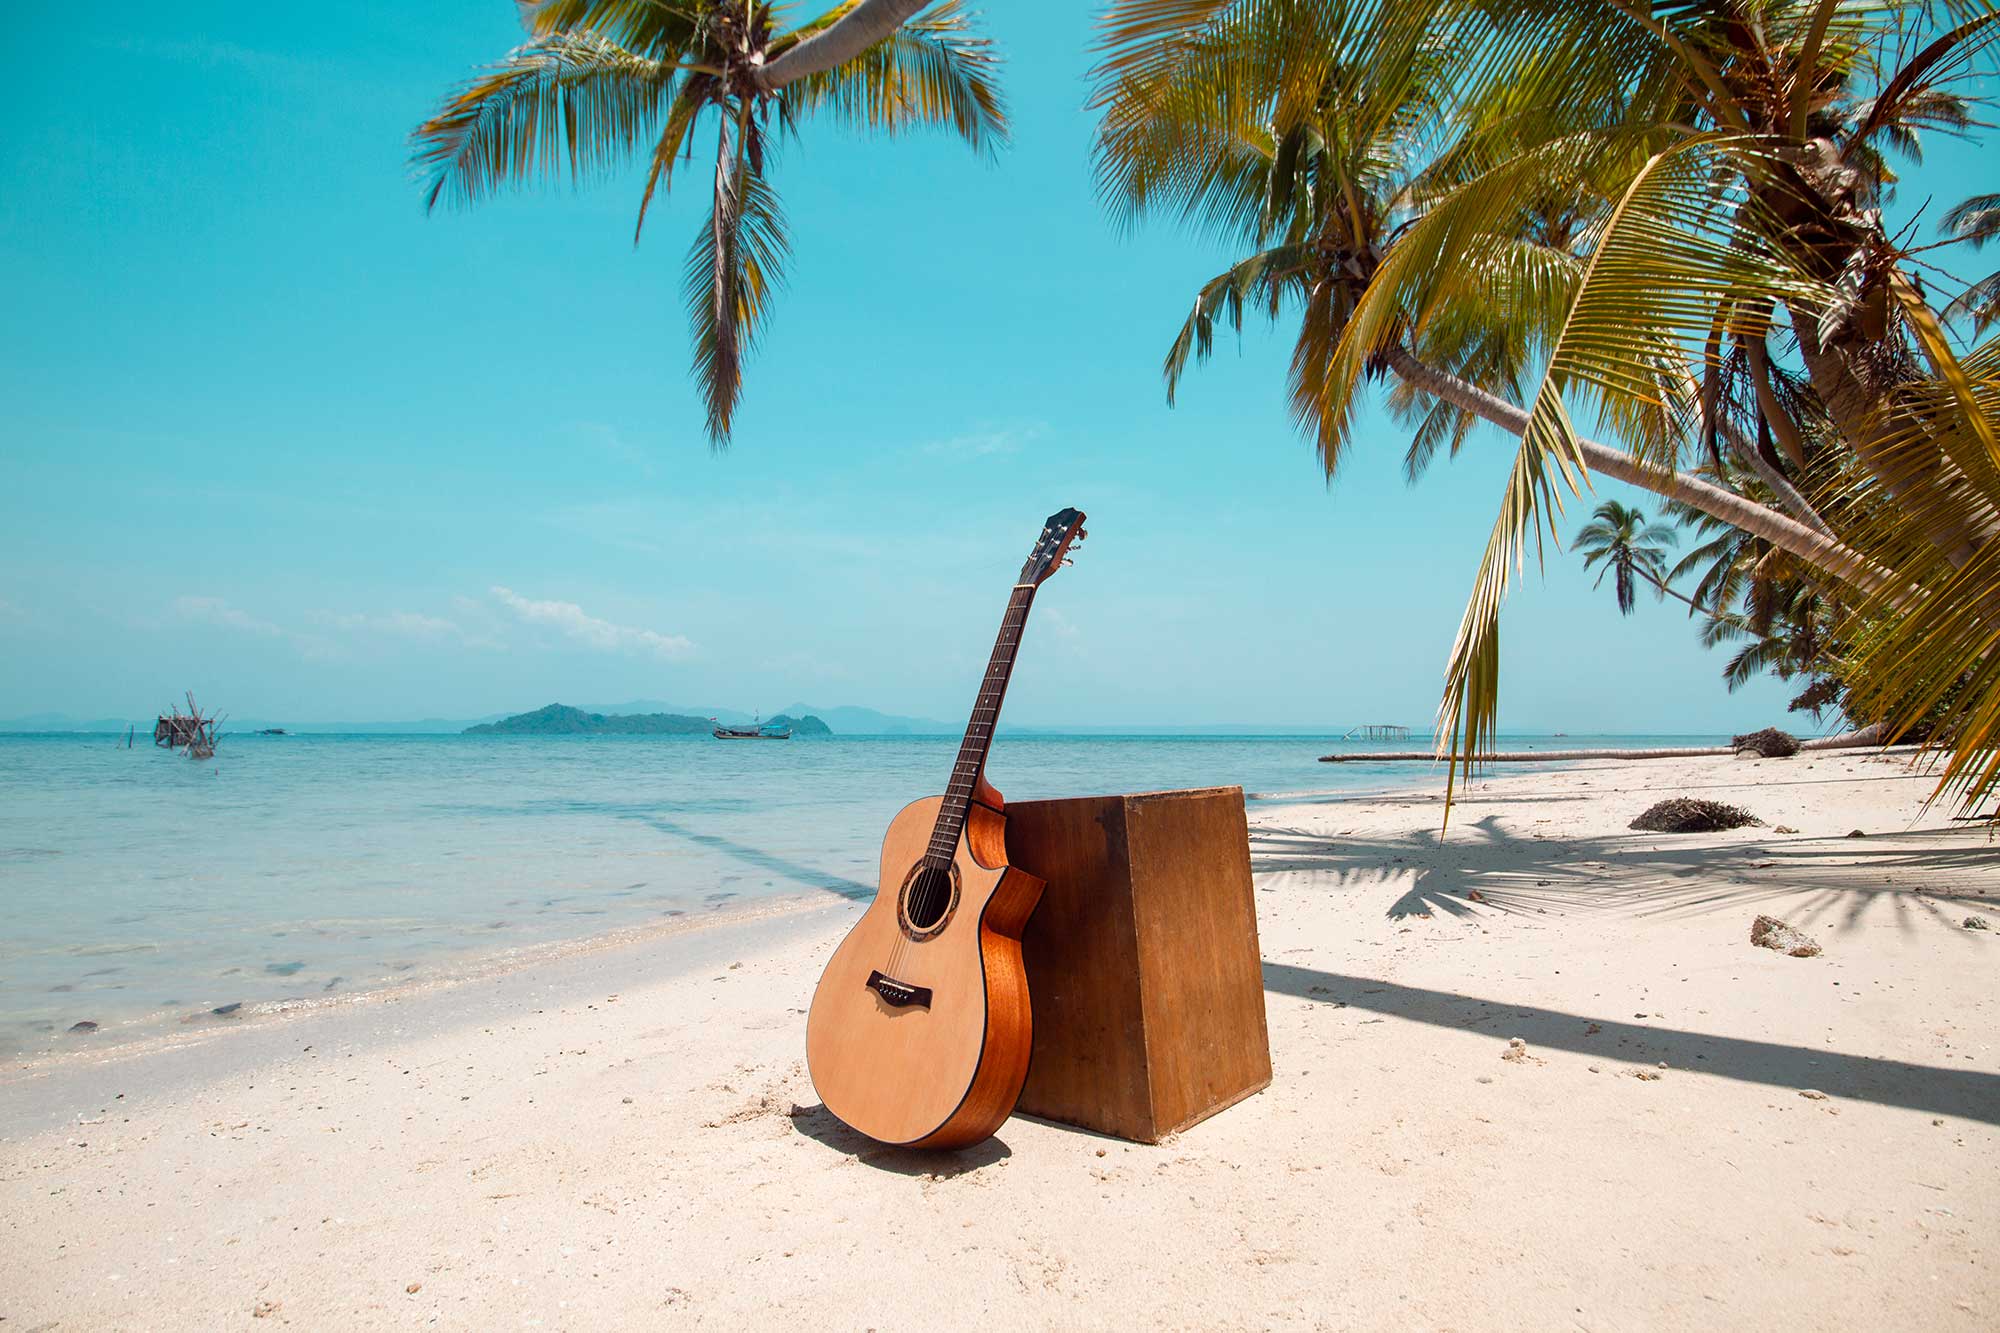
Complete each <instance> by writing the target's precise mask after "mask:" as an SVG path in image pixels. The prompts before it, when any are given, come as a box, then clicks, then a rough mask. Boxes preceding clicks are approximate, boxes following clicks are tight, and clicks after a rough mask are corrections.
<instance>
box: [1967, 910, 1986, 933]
mask: <svg viewBox="0 0 2000 1333" xmlns="http://www.w3.org/2000/svg"><path fill="white" fill-rule="evenodd" d="M1965 928H1966V929H1967V930H1991V929H1993V927H1992V926H1991V925H1990V924H1988V922H1987V920H1986V918H1985V917H1983V916H1981V915H1979V913H1977V912H1974V913H1973V914H1972V915H1971V916H1969V917H1967V918H1965Z"/></svg>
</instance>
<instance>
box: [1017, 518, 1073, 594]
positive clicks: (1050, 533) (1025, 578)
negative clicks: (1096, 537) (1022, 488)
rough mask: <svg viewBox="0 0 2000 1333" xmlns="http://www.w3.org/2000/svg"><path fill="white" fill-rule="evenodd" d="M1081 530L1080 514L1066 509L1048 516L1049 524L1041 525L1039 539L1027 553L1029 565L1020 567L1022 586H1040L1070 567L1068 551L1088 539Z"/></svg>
mask: <svg viewBox="0 0 2000 1333" xmlns="http://www.w3.org/2000/svg"><path fill="white" fill-rule="evenodd" d="M1088 535H1089V534H1087V533H1086V532H1084V530H1083V511H1082V510H1080V509H1065V510H1062V511H1061V512H1060V513H1055V514H1050V515H1049V521H1048V522H1046V523H1044V524H1042V535H1041V537H1040V539H1039V540H1037V541H1036V542H1035V549H1034V550H1033V551H1030V552H1029V553H1028V563H1027V564H1025V565H1022V566H1021V577H1020V580H1019V581H1020V582H1021V583H1027V584H1034V585H1036V586H1040V585H1041V584H1042V583H1043V582H1045V581H1046V580H1047V579H1048V577H1049V576H1050V575H1051V574H1054V573H1055V572H1056V571H1057V570H1058V569H1061V568H1062V567H1063V566H1064V565H1067V564H1069V563H1070V559H1069V548H1070V547H1071V546H1074V545H1081V544H1082V542H1083V539H1084V538H1085V537H1086V536H1088Z"/></svg>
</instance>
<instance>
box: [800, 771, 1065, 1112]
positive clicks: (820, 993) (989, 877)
mask: <svg viewBox="0 0 2000 1333" xmlns="http://www.w3.org/2000/svg"><path fill="white" fill-rule="evenodd" d="M943 803H944V798H943V797H941V796H932V797H927V798H925V799H924V800H921V801H916V802H914V803H912V804H910V805H908V806H905V807H904V808H903V810H902V812H901V813H900V814H898V815H897V816H896V818H895V819H894V820H892V821H891V822H890V824H889V831H888V833H887V834H886V835H885V836H884V837H883V839H882V873H881V879H880V881H879V883H880V886H881V887H880V888H879V889H878V890H877V891H876V894H875V901H874V903H873V904H871V905H870V906H869V908H868V910H867V912H865V913H864V914H863V915H862V917H861V920H859V921H857V922H856V923H855V924H854V928H853V929H852V930H851V931H849V932H848V935H847V938H846V939H844V940H842V941H841V943H840V947H839V948H838V949H836V950H835V951H834V955H833V958H832V960H831V961H829V962H828V963H827V965H826V972H825V973H824V975H822V976H821V977H820V982H819V989H818V990H816V991H815V992H814V993H813V1002H812V1012H811V1014H810V1016H809V1017H808V1018H807V1020H806V1064H807V1066H808V1068H809V1069H810V1070H811V1072H812V1081H813V1087H814V1088H815V1089H816V1090H817V1091H818V1093H819V1095H820V1100H822V1101H824V1102H825V1103H826V1106H827V1109H828V1110H830V1111H832V1112H833V1113H834V1114H835V1115H836V1116H839V1117H840V1119H841V1120H842V1121H844V1122H846V1123H847V1124H848V1125H850V1126H852V1127H853V1128H855V1129H857V1130H859V1131H861V1132H862V1133H863V1134H866V1135H868V1137H870V1138H872V1139H877V1140H880V1141H881V1142H883V1143H891V1144H902V1145H907V1146H910V1147H918V1148H957V1147H963V1146H965V1145H966V1144H970V1143H977V1142H979V1141H980V1140H981V1139H984V1138H986V1137H987V1136H988V1135H990V1134H992V1133H993V1131H994V1130H996V1129H998V1128H999V1127H1000V1124H1001V1122H1002V1121H1004V1120H1006V1118H1007V1117H1008V1115H1010V1114H1011V1113H1012V1112H1013V1109H1014V1102H1015V1099H1016V1098H1017V1097H1019V1096H1020V1093H1021V1085H1022V1083H1023V1082H1025V1081H1026V1079H1027V1077H1028V1052H1029V1047H1030V1044H1031V1042H1032V1039H1033V1020H1032V1017H1031V1014H1030V1012H1029V1008H1028V977H1027V972H1026V971H1025V969H1024V968H1023V967H1022V965H1021V931H1022V929H1023V927H1025V926H1026V925H1027V922H1028V916H1029V914H1030V913H1031V912H1033V911H1034V909H1035V904H1036V903H1038V902H1040V901H1041V897H1042V881H1041V880H1039V879H1037V878H1035V877H1034V876H1033V875H1030V874H1028V873H1026V872H1025V871H1022V870H1018V869H1015V868H1014V867H1012V866H1009V865H1008V864H1007V855H1006V823H1007V820H1006V815H1005V814H1003V813H1002V809H1001V802H1000V794H999V793H998V792H996V791H994V790H993V789H992V788H991V787H990V786H987V785H986V784H985V782H984V781H983V780H982V781H981V782H980V784H979V788H978V790H977V792H976V793H975V795H974V798H973V801H972V803H971V805H970V807H969V809H968V812H967V816H966V821H965V836H964V837H963V838H962V839H961V840H960V841H959V843H958V847H957V851H956V853H955V854H954V856H953V858H952V878H953V881H954V888H955V892H954V894H953V898H952V905H951V907H950V909H949V910H948V911H946V912H945V913H944V915H943V917H942V918H941V919H940V920H938V921H935V922H932V923H930V924H929V925H927V926H926V927H924V928H922V929H917V928H913V927H912V925H911V923H910V918H909V915H908V901H909V891H910V889H911V885H912V880H913V875H914V874H915V872H916V871H917V870H918V869H919V867H920V863H921V862H922V861H923V859H924V855H925V851H926V848H927V846H928V844H929V840H930V837H931V833H932V829H933V827H934V825H935V824H936V822H937V819H938V812H939V810H940V808H941V807H942V806H943ZM871 983H872V984H871Z"/></svg>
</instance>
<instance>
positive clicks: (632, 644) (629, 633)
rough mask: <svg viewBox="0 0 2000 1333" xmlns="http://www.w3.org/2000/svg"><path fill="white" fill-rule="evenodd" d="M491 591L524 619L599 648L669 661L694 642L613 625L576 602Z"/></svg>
mask: <svg viewBox="0 0 2000 1333" xmlns="http://www.w3.org/2000/svg"><path fill="white" fill-rule="evenodd" d="M492 592H493V596H494V599H495V600H496V601H498V602H499V603H500V604H501V605H502V606H504V607H506V608H507V609H508V610H509V611H512V612H513V613H514V614H515V616H517V617H519V618H520V619H521V620H522V621H523V622H525V623H527V624H530V625H547V626H549V627H551V628H553V629H556V630H559V631H560V632H561V633H562V634H564V635H565V636H566V637H568V638H572V639H575V640H576V641H577V642H579V643H582V644H586V645H588V646H589V647H592V648H595V649H597V650H598V651H599V652H606V653H617V652H642V653H649V654H651V655H652V656H654V657H657V658H660V659H662V660H663V661H669V662H671V661H674V660H676V659H678V658H682V657H686V656H687V655H688V654H689V653H691V652H693V651H694V644H693V643H692V642H691V641H690V640H688V639H686V638H683V637H682V636H681V635H678V634H661V633H659V632H657V631H655V630H650V629H638V628H635V627H633V626H631V625H614V624H612V623H611V622H610V621H608V620H599V619H598V618H597V617H596V616H593V615H590V614H588V613H587V612H585V611H584V609H583V608H582V607H580V606H578V605H577V604H576V603H575V602H538V601H533V600H531V599H529V598H526V597H523V596H521V595H520V594H518V593H516V592H515V591H514V590H513V589H511V588H501V587H495V588H494V589H493V590H492Z"/></svg>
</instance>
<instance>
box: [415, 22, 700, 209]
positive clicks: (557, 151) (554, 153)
mask: <svg viewBox="0 0 2000 1333" xmlns="http://www.w3.org/2000/svg"><path fill="white" fill-rule="evenodd" d="M674 77H675V71H674V70H673V69H672V68H671V67H669V66H665V65H663V64H661V62H659V61H657V60H653V59H650V58H648V57H645V56H641V55H635V54H633V53H632V52H631V51H628V50H626V49H625V48H624V47H622V46H620V45H618V44H617V43H616V42H614V41H612V40H611V39H610V38H608V37H603V36H600V35H598V34H596V33H591V32H560V33H551V34H549V35H548V36H545V37H538V38H536V39H535V40H534V41H531V42H528V43H527V44H525V45H523V46H520V47H517V48H516V49H515V50H514V51H513V52H511V53H510V54H509V55H508V57H507V58H506V59H505V60H504V61H502V62H500V63H499V64H498V65H495V66H493V67H492V68H491V69H490V70H489V71H488V72H487V73H485V74H483V75H481V76H480V77H478V78H476V79H474V80H472V82H470V83H469V84H467V85H466V86H465V87H464V88H463V89H461V90H460V91H459V92H458V93H456V94H454V95H453V96H451V97H450V98H448V99H446V101H445V104H444V106H443V107H442V108H440V109H439V111H438V113H437V114H436V115H434V116H432V117H431V118H430V119H429V120H427V121H425V122H424V123H423V124H422V125H420V126H418V127H417V130H416V132H415V133H414V134H413V135H412V136H411V142H412V145H413V149H414V161H415V165H416V166H417V168H418V169H419V170H420V171H421V172H422V173H423V174H424V175H425V176H427V177H428V178H429V187H428V189H427V190H426V192H425V206H426V207H431V208H434V207H436V206H437V203H438V201H439V200H440V199H443V198H449V199H451V200H452V201H453V202H455V203H459V204H472V203H475V202H477V201H478V200H480V199H482V198H484V197H485V196H487V195H489V194H491V193H493V192H494V191H495V190H496V189H498V188H499V187H500V186H502V185H505V184H512V183H518V182H522V181H526V180H529V179H531V178H533V177H535V176H538V175H546V174H551V173H554V172H557V171H560V170H562V168H563V167H564V165H565V164H567V166H568V169H569V174H570V176H571V178H572V179H573V180H575V181H577V182H579V183H581V182H583V181H585V180H587V179H590V178H592V177H594V176H600V175H602V174H604V173H606V172H608V171H610V170H611V169H613V168H614V167H617V166H621V165H623V163H624V162H625V161H627V160H628V159H629V158H630V157H631V155H632V154H633V152H634V151H635V149H636V148H637V146H638V145H639V144H640V143H641V142H643V141H644V140H645V139H646V138H647V136H648V135H649V134H650V133H651V131H652V127H653V126H654V124H656V123H657V121H658V119H659V112H660V107H661V105H662V103H663V102H664V101H665V100H666V98H667V96H668V95H669V93H670V91H671V89H672V86H673V80H674Z"/></svg>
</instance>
